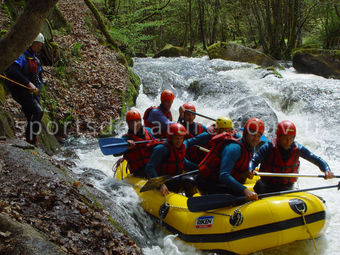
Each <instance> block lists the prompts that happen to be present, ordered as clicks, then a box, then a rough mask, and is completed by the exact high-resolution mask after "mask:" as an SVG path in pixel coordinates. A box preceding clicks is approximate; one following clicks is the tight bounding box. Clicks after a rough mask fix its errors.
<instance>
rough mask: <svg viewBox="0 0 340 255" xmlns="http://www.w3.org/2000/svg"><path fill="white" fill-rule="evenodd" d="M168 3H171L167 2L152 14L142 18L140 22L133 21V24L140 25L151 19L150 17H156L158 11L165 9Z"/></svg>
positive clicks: (169, 0)
mask: <svg viewBox="0 0 340 255" xmlns="http://www.w3.org/2000/svg"><path fill="white" fill-rule="evenodd" d="M170 2H171V0H168V2H167V3H166V4H164V5H163V6H162V7H159V8H158V9H156V10H154V11H153V13H151V14H150V15H148V16H146V17H144V18H142V19H141V20H137V21H134V22H133V23H142V22H144V21H145V20H147V19H149V18H151V17H152V16H154V15H156V14H157V13H158V12H159V11H161V10H163V9H164V8H165V7H167V6H168V5H169V4H170Z"/></svg>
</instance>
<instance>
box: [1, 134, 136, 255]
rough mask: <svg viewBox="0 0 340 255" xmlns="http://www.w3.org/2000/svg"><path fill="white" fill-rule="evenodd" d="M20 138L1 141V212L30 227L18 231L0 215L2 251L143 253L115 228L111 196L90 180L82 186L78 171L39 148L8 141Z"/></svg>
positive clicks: (2, 252) (116, 224)
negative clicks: (54, 160) (24, 231)
mask: <svg viewBox="0 0 340 255" xmlns="http://www.w3.org/2000/svg"><path fill="white" fill-rule="evenodd" d="M21 143H25V142H23V141H20V140H19V139H8V141H5V142H1V143H0V159H1V160H0V161H1V162H3V163H1V162H0V165H3V166H5V167H3V168H4V169H3V171H2V172H1V175H0V193H1V194H2V196H1V200H0V212H3V213H6V214H7V215H9V216H11V217H12V218H14V219H16V220H17V221H20V222H22V223H28V224H30V226H31V229H29V230H27V233H29V234H25V235H24V234H21V233H22V231H21V230H18V231H16V228H15V227H12V226H11V227H10V228H9V227H7V228H6V227H4V226H3V225H2V224H4V223H3V222H2V220H1V217H0V254H18V255H19V254H20V255H21V254H39V253H40V254H64V252H65V253H66V254H80V253H79V252H81V254H142V251H141V249H140V248H139V247H138V246H137V245H136V244H134V242H133V241H132V240H131V239H130V237H129V236H128V235H124V234H122V233H121V232H119V231H118V230H117V228H120V226H119V225H118V223H117V222H115V221H114V220H113V217H112V216H113V215H112V213H113V212H114V209H113V210H112V208H113V207H112V199H111V198H109V197H107V195H105V194H104V193H103V192H101V191H100V190H98V189H96V188H95V187H93V186H88V185H87V186H86V189H85V188H84V185H83V183H82V182H81V181H80V180H78V179H77V176H76V174H74V173H73V172H72V171H71V170H69V169H68V168H66V167H62V168H57V167H55V166H54V165H53V164H52V162H51V161H52V158H51V157H49V156H48V155H46V154H45V153H44V152H43V151H42V150H23V149H22V148H19V147H20V146H17V147H13V146H11V144H19V145H20V144H21ZM4 170H6V171H7V172H6V173H4ZM85 184H86V183H85ZM103 205H104V206H103ZM108 212H110V213H109V214H111V215H108ZM6 224H7V223H6ZM17 224H19V227H20V228H22V227H24V226H25V224H20V223H17ZM5 226H6V225H5ZM33 228H34V229H33ZM37 229H38V230H39V233H38V231H37ZM120 230H121V231H123V229H121V228H120ZM36 233H38V234H39V235H41V236H42V237H39V236H37V234H36ZM40 233H41V234H40ZM14 237H16V238H17V239H18V240H17V239H14ZM39 238H40V239H39ZM45 239H46V240H50V241H51V243H49V242H45V241H44V240H45ZM3 240H5V241H3ZM6 240H7V242H6ZM19 241H21V242H22V243H20V242H19ZM111 241H113V242H115V244H116V245H115V246H114V247H111V246H110V245H109V243H110V242H111ZM52 242H53V243H52ZM130 243H133V245H130ZM42 248H44V249H45V250H44V251H42V250H41V249H42ZM108 251H111V253H110V252H108ZM58 252H59V253H58ZM107 252H108V253H107Z"/></svg>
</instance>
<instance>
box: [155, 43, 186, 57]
mask: <svg viewBox="0 0 340 255" xmlns="http://www.w3.org/2000/svg"><path fill="white" fill-rule="evenodd" d="M181 56H185V57H189V56H190V52H189V50H188V49H187V48H183V47H177V46H173V45H171V44H167V45H165V46H164V48H163V49H161V50H160V51H159V52H158V53H156V54H155V55H154V56H153V57H154V58H159V57H181Z"/></svg>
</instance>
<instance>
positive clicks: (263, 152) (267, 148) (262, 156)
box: [249, 142, 330, 172]
mask: <svg viewBox="0 0 340 255" xmlns="http://www.w3.org/2000/svg"><path fill="white" fill-rule="evenodd" d="M295 144H296V145H297V147H298V150H299V151H300V157H302V158H304V159H306V160H308V161H309V162H311V163H313V164H314V165H317V166H318V167H319V168H320V170H321V171H323V172H326V171H330V168H329V165H328V164H327V162H326V161H324V160H323V159H322V158H320V157H318V156H316V155H315V154H313V153H312V152H310V151H309V150H308V149H307V148H306V147H304V146H303V145H301V144H299V143H296V142H295ZM293 147H294V143H293V144H292V146H291V148H290V149H289V150H284V149H283V148H281V147H280V146H279V150H280V154H281V157H282V160H283V161H284V162H285V161H287V159H288V158H289V156H290V153H291V151H292V149H293ZM273 149H274V145H273V144H272V143H271V142H269V143H265V144H264V145H262V146H261V147H260V149H259V150H258V151H257V153H256V154H255V155H254V157H253V158H252V159H251V161H250V163H249V170H254V169H255V168H256V167H257V166H258V165H259V164H260V163H261V162H263V161H265V160H266V159H267V158H268V157H269V155H270V153H271V151H272V150H273Z"/></svg>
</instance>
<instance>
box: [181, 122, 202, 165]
mask: <svg viewBox="0 0 340 255" xmlns="http://www.w3.org/2000/svg"><path fill="white" fill-rule="evenodd" d="M194 124H195V129H194V130H195V131H196V133H194V134H193V133H188V134H187V135H186V136H185V139H190V138H193V137H195V136H197V135H199V134H202V133H204V132H205V131H204V128H203V126H202V124H200V123H197V122H194ZM187 130H189V128H188V129H187ZM206 154H207V153H206V152H204V151H201V150H200V149H199V148H198V147H196V146H191V147H190V148H189V149H187V152H186V155H185V157H186V158H187V159H188V160H190V161H191V162H193V163H196V164H198V163H200V162H201V161H202V159H203V158H204V157H205V155H206Z"/></svg>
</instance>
